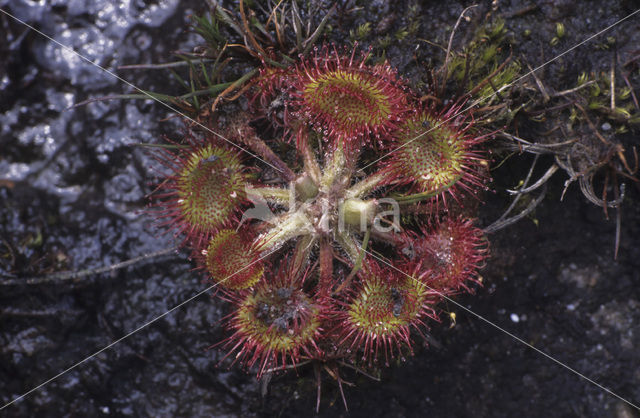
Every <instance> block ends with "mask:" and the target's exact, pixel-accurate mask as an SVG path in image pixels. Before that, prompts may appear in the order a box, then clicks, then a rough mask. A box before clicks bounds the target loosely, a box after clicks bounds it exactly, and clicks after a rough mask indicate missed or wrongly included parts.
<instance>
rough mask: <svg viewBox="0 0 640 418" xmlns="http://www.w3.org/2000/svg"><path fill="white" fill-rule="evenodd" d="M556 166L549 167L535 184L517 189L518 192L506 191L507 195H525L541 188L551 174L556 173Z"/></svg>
mask: <svg viewBox="0 0 640 418" xmlns="http://www.w3.org/2000/svg"><path fill="white" fill-rule="evenodd" d="M558 168H560V167H558V165H557V164H551V167H549V169H548V170H547V172H546V173H544V175H543V176H542V177H540V178H539V179H538V181H536V182H535V183H533V184H532V185H531V186H529V187H525V188H523V189H519V190H511V189H507V192H508V193H511V194H525V193H530V192H532V191H534V190H536V189H537V188H539V187H540V186H542V185H543V184H545V183H546V182H547V180H549V179H550V178H551V176H552V175H553V173H555V172H556V171H558Z"/></svg>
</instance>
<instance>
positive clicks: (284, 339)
mask: <svg viewBox="0 0 640 418" xmlns="http://www.w3.org/2000/svg"><path fill="white" fill-rule="evenodd" d="M369 60H370V56H369V54H368V53H366V52H365V53H360V52H358V51H357V50H344V51H343V50H340V49H339V48H337V47H335V46H324V47H322V48H319V49H316V50H314V51H313V52H312V53H311V54H310V56H308V57H307V58H301V59H300V61H299V62H297V63H295V64H292V65H291V66H289V67H288V68H284V69H283V68H274V67H271V66H268V65H266V64H263V68H261V71H260V74H259V75H258V76H257V78H256V79H254V80H253V82H252V87H251V88H249V89H246V90H245V91H244V97H245V98H246V102H247V106H246V107H245V108H246V110H245V111H243V113H242V114H237V115H235V117H234V118H232V120H231V121H230V122H228V123H227V124H226V125H225V126H217V127H216V128H217V130H218V131H220V132H221V133H222V134H223V135H224V136H225V137H226V138H229V139H230V140H232V141H233V142H235V143H238V144H241V145H242V146H243V147H246V148H247V149H249V150H250V151H251V152H252V153H254V154H255V155H256V156H258V157H259V158H253V157H250V156H247V155H246V154H244V153H243V152H242V151H241V150H239V149H236V148H233V147H231V146H230V145H229V144H228V143H225V142H224V141H223V140H221V139H219V138H218V137H214V136H212V135H201V137H202V138H201V139H196V137H197V135H195V134H189V140H188V142H189V146H188V147H185V148H182V149H179V150H178V151H168V150H163V151H161V155H162V161H163V164H164V165H165V167H167V168H169V169H170V170H169V171H170V173H169V174H168V175H167V177H166V179H165V181H162V182H161V183H160V185H159V187H158V191H157V193H156V194H155V196H154V206H156V207H159V210H157V211H156V214H157V215H158V216H159V217H160V219H161V223H162V224H163V225H166V226H169V227H170V228H171V229H172V230H173V231H174V234H175V235H176V237H178V238H179V239H180V240H181V242H183V243H184V244H185V245H186V246H188V247H190V248H191V249H192V250H193V254H194V258H195V259H196V260H197V261H198V263H199V264H200V267H201V269H202V270H203V271H205V272H206V273H207V275H208V277H209V280H210V281H211V283H212V284H217V287H218V289H220V290H221V291H220V292H217V293H216V295H217V297H219V298H221V299H222V300H225V301H228V302H230V304H231V307H232V311H231V313H230V314H229V315H228V316H227V317H226V318H225V319H224V320H223V325H224V326H225V327H226V328H227V330H228V331H229V336H228V338H227V339H226V340H224V341H222V342H219V343H218V344H217V347H222V348H224V349H225V350H227V352H228V355H227V358H229V359H230V362H233V363H236V362H239V363H242V364H243V365H244V366H246V367H247V368H251V369H253V370H255V371H257V374H258V376H259V377H260V376H262V375H263V374H265V373H267V372H274V371H277V370H282V369H288V368H292V367H295V366H296V365H298V364H300V363H308V362H315V363H316V364H322V365H323V367H324V368H325V369H326V370H328V371H329V372H330V374H331V375H332V376H334V377H337V379H338V381H339V382H340V378H339V373H338V368H339V366H340V365H347V364H348V365H349V366H351V367H357V368H375V367H380V366H388V365H389V364H390V362H391V361H392V360H393V359H398V358H404V356H406V355H410V354H412V353H413V346H414V345H415V344H416V343H417V342H420V341H425V339H424V332H425V330H427V329H428V327H429V326H430V325H431V324H432V323H433V322H434V321H437V320H438V303H439V302H440V301H441V300H442V298H443V296H446V297H450V296H453V295H455V294H458V293H460V292H470V291H473V289H474V288H475V287H476V286H477V285H478V284H480V279H479V277H478V270H479V269H480V268H481V267H482V265H483V261H484V260H485V258H486V257H487V255H488V250H487V242H486V239H485V238H484V236H483V234H482V231H481V230H480V229H479V228H477V227H476V226H474V225H473V221H472V220H471V219H469V216H468V215H469V213H468V212H469V209H468V208H467V207H465V205H464V202H465V201H466V200H468V199H472V200H474V201H475V202H477V197H475V196H474V195H476V194H477V193H478V191H479V190H482V189H483V188H484V187H485V183H486V180H487V179H486V176H485V175H484V174H483V172H482V170H483V168H484V167H485V166H486V161H485V160H484V159H483V152H482V150H481V149H480V148H479V146H480V145H481V143H482V142H483V141H484V140H485V139H486V138H487V136H486V135H483V134H481V133H479V132H477V129H476V128H475V127H474V126H473V119H472V118H469V117H457V116H456V117H452V115H454V114H456V113H457V112H458V110H459V108H460V104H459V103H458V104H453V105H451V104H450V105H448V106H445V107H438V106H437V105H436V104H433V103H432V104H425V103H423V102H421V101H420V100H419V99H418V97H419V96H418V95H417V94H416V93H414V92H413V91H412V90H411V89H410V88H409V87H408V83H407V82H406V81H405V80H404V79H403V78H402V77H400V76H399V75H398V74H397V73H396V71H395V70H394V69H393V68H391V67H390V65H389V64H388V63H386V62H385V63H380V64H375V65H373V64H369V63H368V62H369ZM282 150H285V152H281V151H282ZM292 150H293V151H294V152H292ZM392 151H394V152H392ZM386 154H389V155H388V157H387V158H385V159H382V160H380V161H379V162H376V161H377V159H379V158H380V157H381V156H384V155H386ZM265 162H266V163H267V164H266V165H265ZM371 162H375V163H371ZM363 168H364V169H363ZM265 173H268V176H267V175H266V174H265ZM448 197H452V198H448ZM248 202H253V204H254V205H253V206H252V205H251V204H248ZM258 209H260V210H258ZM374 254H375V255H376V256H375V257H374V256H372V255H374ZM381 260H384V261H381ZM316 369H317V368H316Z"/></svg>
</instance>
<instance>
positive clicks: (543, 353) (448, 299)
mask: <svg viewBox="0 0 640 418" xmlns="http://www.w3.org/2000/svg"><path fill="white" fill-rule="evenodd" d="M360 250H361V251H363V252H365V253H367V254H369V255H370V256H372V257H373V258H375V259H377V260H378V261H380V262H382V263H384V264H386V265H387V266H389V267H391V268H392V269H394V270H396V271H398V272H399V273H402V274H404V275H405V276H407V277H408V278H410V279H411V280H414V281H415V282H418V283H420V284H422V285H424V286H425V287H426V288H428V289H429V290H431V291H433V292H435V293H437V294H438V295H439V296H442V298H444V299H446V300H447V302H451V303H452V304H454V305H456V306H457V307H459V308H460V309H462V310H464V311H466V312H468V313H470V314H471V315H473V316H475V317H476V318H478V319H481V320H482V321H484V322H485V323H487V324H489V325H491V326H492V327H494V328H496V329H497V330H499V331H502V332H503V333H504V334H506V335H508V336H509V337H511V338H513V339H514V340H516V341H518V342H519V343H521V344H524V345H525V346H527V347H529V348H531V349H532V350H534V351H536V352H537V353H539V354H542V355H543V356H544V357H546V358H548V359H549V360H551V361H553V362H554V363H556V364H559V365H560V366H562V367H564V368H565V369H567V370H569V371H570V372H572V373H574V374H576V375H578V376H579V377H581V378H583V379H584V380H586V381H587V382H589V383H591V384H593V385H595V386H597V387H598V388H600V389H602V390H603V391H605V392H607V393H608V394H610V395H612V396H614V397H616V398H618V399H620V400H621V401H623V402H625V403H626V404H628V405H629V406H632V407H634V408H635V409H637V410H638V411H640V406H638V405H636V404H634V403H632V402H630V401H628V400H626V399H625V398H623V397H622V396H620V395H618V394H617V393H615V392H613V391H612V390H611V389H609V388H607V387H605V386H602V385H601V384H600V383H598V382H596V381H595V380H593V379H590V378H588V377H587V376H585V375H584V374H582V373H580V372H579V371H577V370H576V369H574V368H572V367H571V366H569V365H567V364H565V363H563V362H561V361H560V360H558V359H556V358H555V357H553V356H551V355H549V354H547V353H545V352H544V351H542V350H540V349H539V348H537V347H535V346H533V345H531V344H529V343H528V342H526V341H524V340H523V339H522V338H520V337H518V336H517V335H514V334H512V333H511V332H509V331H507V330H505V329H504V328H502V327H500V326H499V325H497V324H496V323H494V322H492V321H490V320H488V319H487V318H485V317H484V316H482V315H480V314H478V313H475V312H474V311H472V310H471V309H469V308H467V307H465V306H464V305H462V304H460V303H458V302H456V301H455V300H453V299H451V298H450V297H448V296H447V295H445V294H443V293H441V292H439V291H437V290H436V289H433V288H432V287H430V286H427V285H426V284H424V283H422V282H421V281H419V280H418V279H416V278H415V277H413V276H411V275H410V274H407V273H405V272H404V271H402V270H400V269H399V268H397V267H396V266H394V265H392V264H391V263H389V262H387V261H386V260H384V259H383V258H382V257H379V256H377V255H375V254H373V253H372V252H370V251H367V250H365V249H362V248H361V249H360Z"/></svg>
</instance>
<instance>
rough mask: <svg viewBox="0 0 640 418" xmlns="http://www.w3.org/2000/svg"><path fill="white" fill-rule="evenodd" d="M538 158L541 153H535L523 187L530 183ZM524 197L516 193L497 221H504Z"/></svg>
mask: <svg viewBox="0 0 640 418" xmlns="http://www.w3.org/2000/svg"><path fill="white" fill-rule="evenodd" d="M538 158H540V156H539V155H537V154H536V155H535V157H534V158H533V162H532V163H531V167H530V168H529V172H528V173H527V176H526V177H525V179H524V181H523V182H522V187H525V188H526V187H528V185H529V180H531V176H532V175H533V170H534V169H535V167H536V164H537V163H538ZM521 197H522V195H521V194H518V195H516V197H515V198H514V199H513V201H512V202H511V204H510V205H509V207H508V208H507V210H506V211H505V212H504V213H503V214H502V216H500V217H499V218H498V220H497V221H496V222H499V221H502V220H503V219H505V218H506V217H507V216H508V215H509V213H511V211H512V210H513V208H515V207H516V204H517V203H518V201H519V200H520V198H521Z"/></svg>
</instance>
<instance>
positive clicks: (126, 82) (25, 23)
mask: <svg viewBox="0 0 640 418" xmlns="http://www.w3.org/2000/svg"><path fill="white" fill-rule="evenodd" d="M0 12H2V13H4V14H5V15H7V16H9V17H10V18H11V19H13V20H15V21H16V22H19V23H21V24H23V25H24V26H26V27H28V28H29V29H31V30H32V31H34V32H36V33H38V34H39V35H42V36H43V37H45V38H47V39H48V40H50V41H51V42H53V43H55V44H56V45H58V46H59V47H60V48H62V49H64V50H65V51H69V52H71V53H73V54H75V55H77V56H78V57H79V58H81V59H82V60H84V61H86V62H88V63H89V64H91V65H93V66H95V67H98V68H99V69H101V70H102V71H104V72H105V73H107V74H109V75H111V76H113V77H115V78H116V79H118V80H120V81H121V82H123V83H124V84H126V85H128V86H129V87H131V88H133V89H134V90H136V91H138V92H140V93H142V94H144V95H145V96H147V97H148V98H149V99H151V100H153V101H156V102H158V103H160V104H161V105H163V106H164V107H166V108H167V109H169V110H171V111H172V112H174V113H177V114H178V115H180V116H182V117H183V118H185V119H187V120H188V121H190V122H192V123H194V124H196V125H198V126H199V127H201V128H202V129H204V130H206V131H207V132H210V133H212V134H213V135H215V136H217V137H218V138H220V139H222V140H224V141H226V142H228V143H229V144H231V145H232V146H234V147H235V148H238V149H239V150H241V151H243V152H245V153H247V154H249V155H251V156H252V157H254V158H257V159H258V160H260V161H262V162H263V163H265V164H267V165H268V166H269V167H271V168H273V169H275V170H276V171H279V172H281V173H282V172H283V171H282V170H281V169H279V168H278V167H276V166H274V165H273V164H270V163H268V162H267V161H265V160H263V159H262V158H260V157H259V156H257V155H256V154H254V153H252V152H251V151H249V150H247V149H246V148H243V147H241V146H240V145H238V144H236V143H235V142H233V141H231V140H229V139H227V138H225V137H224V136H222V135H221V134H219V133H218V132H215V131H214V130H212V129H210V128H209V127H207V126H204V125H203V124H202V123H200V122H198V121H196V120H195V119H193V118H191V117H189V116H187V115H185V114H184V113H182V112H180V111H179V110H178V109H176V108H175V107H173V106H171V105H170V104H168V103H165V102H163V101H162V100H159V99H157V98H155V97H153V96H152V95H151V94H149V93H148V92H146V91H144V90H142V89H141V88H139V87H137V86H136V85H134V84H133V83H131V82H129V81H127V80H125V79H124V78H122V77H120V76H119V75H117V74H116V73H114V72H113V71H110V70H108V69H106V68H104V67H103V66H101V65H100V64H96V63H95V62H93V61H91V60H90V59H89V58H87V57H85V56H84V55H82V54H81V53H79V52H77V51H76V50H74V49H73V48H71V47H69V46H67V45H64V44H63V43H61V42H59V41H57V40H55V39H54V38H52V37H51V36H49V35H47V34H46V33H44V32H42V31H39V30H38V29H36V28H34V27H33V26H31V25H30V24H28V23H27V22H25V21H23V20H20V19H19V18H17V17H15V16H14V15H12V14H11V13H9V12H7V11H6V10H4V9H0Z"/></svg>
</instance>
